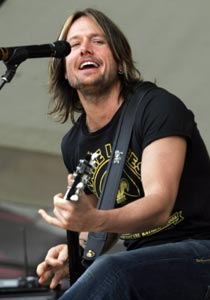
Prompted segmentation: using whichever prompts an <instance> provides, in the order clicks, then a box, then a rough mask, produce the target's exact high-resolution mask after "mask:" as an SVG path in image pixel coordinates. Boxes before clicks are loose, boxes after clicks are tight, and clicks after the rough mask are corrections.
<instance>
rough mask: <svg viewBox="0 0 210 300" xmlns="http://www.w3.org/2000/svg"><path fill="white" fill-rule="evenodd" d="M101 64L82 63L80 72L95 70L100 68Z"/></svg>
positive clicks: (92, 62)
mask: <svg viewBox="0 0 210 300" xmlns="http://www.w3.org/2000/svg"><path fill="white" fill-rule="evenodd" d="M98 67H99V64H97V63H96V62H94V61H85V62H83V63H81V65H80V66H79V69H80V70H86V69H94V68H98Z"/></svg>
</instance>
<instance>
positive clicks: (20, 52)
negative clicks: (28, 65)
mask: <svg viewBox="0 0 210 300" xmlns="http://www.w3.org/2000/svg"><path fill="white" fill-rule="evenodd" d="M26 59H27V50H25V49H23V48H17V49H15V51H14V52H13V54H12V56H11V57H10V58H9V59H8V60H7V61H5V62H4V64H5V65H6V67H7V70H6V73H5V74H4V75H2V76H1V79H0V90H1V89H2V88H3V86H4V85H5V83H9V82H10V81H11V80H12V78H13V77H14V76H15V73H16V70H17V68H18V67H19V65H20V64H21V63H22V62H23V61H24V60H26Z"/></svg>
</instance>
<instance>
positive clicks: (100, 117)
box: [78, 89, 123, 132]
mask: <svg viewBox="0 0 210 300" xmlns="http://www.w3.org/2000/svg"><path fill="white" fill-rule="evenodd" d="M78 94H79V97H80V101H81V103H82V105H83V108H84V110H85V113H86V125H87V127H88V130H89V132H95V131H97V130H99V129H101V128H102V127H104V126H105V125H106V124H108V123H109V122H110V121H111V119H112V118H113V116H114V115H115V113H116V112H117V110H118V109H119V107H120V106H121V104H122V103H123V98H122V96H120V89H112V91H111V92H110V93H106V94H103V95H97V96H94V95H88V96H87V95H84V94H82V93H80V92H78Z"/></svg>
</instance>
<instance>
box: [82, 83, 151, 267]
mask: <svg viewBox="0 0 210 300" xmlns="http://www.w3.org/2000/svg"><path fill="white" fill-rule="evenodd" d="M154 86H155V85H154V84H152V83H149V82H148V83H143V84H141V85H139V86H138V87H137V88H136V90H135V91H134V93H132V94H131V95H130V96H129V97H128V99H127V101H126V102H125V103H124V107H123V111H122V114H121V118H120V120H119V124H118V128H117V132H116V135H115V139H114V143H113V146H112V155H111V158H110V161H109V164H108V168H107V172H106V176H105V179H104V183H103V188H102V192H101V195H100V198H99V201H98V209H102V210H108V209H112V208H113V207H114V206H115V200H116V196H117V192H118V188H119V184H120V179H121V175H122V171H123V167H124V163H125V159H126V155H127V151H128V145H129V142H130V138H131V133H132V129H133V124H134V121H135V115H136V111H137V108H138V105H139V104H140V102H141V101H142V99H143V98H144V96H145V95H146V94H147V93H148V92H149V91H150V90H151V89H152V88H154ZM106 239H107V233H106V232H91V233H89V235H88V241H87V245H86V248H85V251H84V254H83V262H82V263H83V265H84V266H86V267H87V266H89V265H90V264H91V263H92V262H93V261H94V260H95V259H96V258H97V257H98V256H99V255H101V253H102V250H103V248H104V244H105V242H106Z"/></svg>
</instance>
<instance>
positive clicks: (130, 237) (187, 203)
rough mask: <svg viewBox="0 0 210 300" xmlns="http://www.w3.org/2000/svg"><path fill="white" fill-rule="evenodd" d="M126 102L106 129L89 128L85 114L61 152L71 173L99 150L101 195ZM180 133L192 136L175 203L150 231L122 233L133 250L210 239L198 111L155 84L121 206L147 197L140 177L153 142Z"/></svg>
mask: <svg viewBox="0 0 210 300" xmlns="http://www.w3.org/2000/svg"><path fill="white" fill-rule="evenodd" d="M121 111H122V106H121V108H119V110H118V111H117V113H116V114H115V115H114V116H113V118H112V120H111V121H110V122H109V123H108V124H107V125H106V126H105V127H103V128H102V129H100V130H98V131H96V132H93V133H89V132H88V130H87V127H86V121H85V115H84V114H83V115H82V116H81V117H80V118H79V120H78V122H77V123H76V124H75V125H74V126H73V128H72V129H71V130H70V131H69V132H68V133H67V134H66V135H65V136H64V138H63V141H62V153H63V160H64V163H65V165H66V167H67V169H68V171H69V172H70V173H72V172H73V171H74V170H75V168H76V166H77V165H78V162H79V159H81V158H84V157H85V155H86V153H87V152H88V151H90V152H97V153H98V154H99V156H98V158H97V161H96V165H95V167H94V170H93V172H92V174H91V178H90V180H89V182H88V189H89V191H90V192H91V193H94V194H95V195H96V196H97V197H99V195H100V192H101V189H102V183H103V180H104V177H105V174H106V168H107V164H108V162H109V159H110V155H111V152H112V143H113V140H114V135H115V131H116V128H117V124H118V121H119V117H120V114H121ZM168 136H181V137H183V138H185V139H186V140H187V154H186V160H185V164H184V169H183V173H182V176H181V181H180V186H179V191H178V195H177V199H176V202H175V206H174V209H173V212H172V214H171V217H170V219H169V221H168V223H167V224H166V225H165V226H162V227H159V228H154V229H153V230H149V231H147V232H139V233H136V234H129V233H125V234H123V235H122V236H121V238H122V239H124V240H125V245H126V247H127V248H128V249H134V248H139V247H140V246H142V245H145V246H146V245H151V244H160V243H166V242H170V241H179V240H183V239H188V238H197V239H209V238H210V159H209V155H208V153H207V150H206V147H205V145H204V142H203V140H202V138H201V136H200V134H199V131H198V129H197V126H196V123H195V121H194V115H193V113H192V112H191V111H190V110H188V109H187V108H186V106H185V105H184V104H183V102H182V101H181V100H179V99H178V98H177V97H176V96H174V95H172V94H170V93H169V92H168V91H166V90H164V89H162V88H159V87H155V88H153V89H152V90H150V91H149V92H148V93H147V95H146V96H145V97H144V99H143V100H142V102H141V103H140V105H139V107H138V111H137V114H136V118H135V122H134V129H133V133H132V136H131V141H130V144H129V150H128V153H127V158H126V163H125V167H124V170H123V174H122V178H121V181H120V186H119V190H118V195H117V199H116V206H117V207H119V206H123V205H126V204H127V203H129V202H131V201H135V200H136V199H138V198H140V197H143V196H144V189H143V187H142V182H141V157H142V152H143V150H144V148H145V147H146V146H147V145H149V144H150V143H151V142H153V141H155V140H157V139H160V138H164V137H168Z"/></svg>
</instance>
